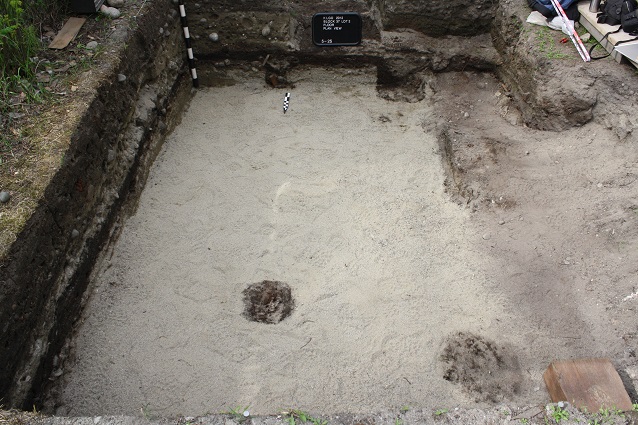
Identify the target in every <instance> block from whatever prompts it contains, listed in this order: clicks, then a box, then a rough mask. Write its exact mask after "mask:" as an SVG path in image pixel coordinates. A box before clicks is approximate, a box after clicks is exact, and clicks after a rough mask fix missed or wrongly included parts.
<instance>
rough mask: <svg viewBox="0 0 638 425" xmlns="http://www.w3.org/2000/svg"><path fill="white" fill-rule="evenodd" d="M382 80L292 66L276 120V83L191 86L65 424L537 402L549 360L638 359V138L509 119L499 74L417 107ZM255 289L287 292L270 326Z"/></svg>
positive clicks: (125, 235)
mask: <svg viewBox="0 0 638 425" xmlns="http://www.w3.org/2000/svg"><path fill="white" fill-rule="evenodd" d="M375 75H376V74H375V73H374V71H373V70H355V71H353V70H335V71H328V70H323V69H313V70H306V71H299V72H298V73H297V74H296V75H293V76H292V79H293V80H294V81H296V82H297V84H296V87H295V88H294V89H291V90H290V91H291V92H292V98H291V104H290V110H289V112H288V113H287V114H285V115H284V114H283V113H282V110H281V107H282V100H283V95H284V93H285V91H286V90H274V89H271V88H267V87H265V86H264V83H263V80H261V79H255V80H251V81H248V82H246V83H242V84H240V85H235V86H231V87H223V88H211V89H203V90H200V91H198V92H197V93H196V95H195V97H194V99H193V100H192V102H191V104H190V108H189V110H188V111H187V112H186V114H185V115H184V118H183V121H182V124H181V125H180V126H179V127H178V128H177V129H176V130H175V131H174V133H173V134H172V135H171V136H170V138H169V140H168V141H167V143H166V145H165V148H164V150H163V152H162V153H161V154H160V156H159V158H158V160H157V161H156V163H155V165H154V167H153V170H152V172H151V176H150V178H149V181H148V184H147V187H146V189H145V190H144V192H143V194H142V196H141V199H140V202H139V208H138V209H137V212H136V213H135V214H134V215H133V216H132V217H131V218H130V219H128V222H127V223H126V226H125V227H124V229H123V231H122V234H121V236H120V239H119V240H118V242H117V243H116V244H115V246H114V248H113V252H112V253H111V254H112V255H111V256H110V257H109V256H108V255H107V257H106V258H105V260H104V262H103V264H102V265H101V270H100V272H99V273H98V276H97V278H96V282H95V288H94V293H93V295H92V298H91V301H90V304H89V307H88V309H87V311H86V313H85V318H84V322H83V325H82V326H80V328H79V330H78V334H77V337H76V340H75V342H74V345H75V350H74V355H73V357H72V358H71V360H70V361H69V362H67V366H66V367H65V371H64V375H63V376H62V379H60V385H61V386H60V392H59V394H58V396H57V399H56V403H57V413H58V414H64V415H104V414H132V415H140V414H141V413H140V412H141V411H142V410H143V411H144V412H146V413H147V414H150V415H168V416H174V415H200V414H204V413H206V412H211V413H216V412H220V411H224V410H228V409H229V408H230V407H236V406H239V405H241V406H247V405H250V406H251V408H250V410H251V413H254V414H264V413H276V412H278V411H280V410H281V409H285V408H299V409H304V410H308V411H311V412H313V413H315V414H322V413H335V412H353V413H354V412H365V411H371V410H376V409H381V408H394V407H396V408H399V407H401V406H412V407H431V408H432V409H435V408H443V407H445V408H450V407H453V406H457V405H463V406H472V405H485V404H494V403H508V404H511V405H515V404H531V403H536V402H545V401H547V394H546V392H545V388H544V384H543V382H542V372H543V371H544V369H545V368H546V366H547V364H548V363H549V362H550V361H551V360H552V359H554V358H571V357H591V356H608V357H610V358H612V360H613V361H614V362H615V363H616V365H617V366H618V367H619V369H622V370H623V373H624V372H625V371H629V372H631V371H632V370H635V371H637V372H638V369H636V359H635V353H632V351H631V348H632V347H635V345H636V344H635V343H636V331H637V326H636V323H637V319H636V314H635V313H636V312H635V309H636V303H638V298H636V297H634V298H631V296H630V295H631V294H633V293H635V292H636V290H637V289H638V288H637V286H638V282H637V281H636V277H635V276H636V274H635V272H636V269H637V268H638V261H636V260H637V258H636V257H637V252H638V249H636V248H638V244H637V242H636V241H637V238H636V236H637V234H638V232H637V230H636V229H637V226H636V219H637V217H638V215H637V214H636V211H638V200H637V198H636V194H637V193H638V190H637V186H638V183H636V178H637V177H638V169H637V166H636V150H635V147H631V146H627V145H624V144H622V143H619V142H617V141H616V140H614V139H613V138H612V137H611V136H609V135H608V134H607V132H606V131H605V130H604V129H602V128H600V127H597V126H594V125H591V126H589V125H588V126H586V127H584V128H581V129H576V130H573V131H569V132H565V133H561V134H557V133H542V132H536V131H532V130H529V129H526V128H523V127H522V126H520V125H515V124H512V123H514V122H515V120H516V116H515V114H514V113H512V112H511V111H509V112H508V110H507V109H504V108H507V105H506V104H504V103H502V102H501V101H500V98H499V97H498V96H497V94H498V93H500V91H502V88H501V87H500V85H499V84H498V83H497V82H496V81H495V80H494V79H493V78H492V77H490V76H484V75H474V74H469V73H467V74H454V75H449V76H442V77H440V78H439V79H438V81H434V82H433V83H432V87H433V88H434V93H433V94H432V95H431V96H430V97H429V98H427V99H426V100H424V101H422V102H419V103H404V102H390V101H387V100H383V99H381V98H380V97H378V96H377V93H376V88H375ZM499 102H500V103H499ZM465 112H468V114H465ZM441 123H444V127H448V130H447V132H448V134H449V135H450V140H451V143H452V144H454V146H456V148H463V153H460V151H457V150H454V149H452V151H453V155H452V162H453V164H455V166H457V167H462V168H463V170H464V172H463V173H462V176H461V180H459V184H461V185H465V187H470V188H471V189H473V190H474V195H473V197H472V200H471V202H470V203H469V205H464V204H463V203H461V204H459V202H457V201H458V200H459V198H458V197H457V196H456V195H455V194H454V193H453V192H454V191H452V190H448V191H447V192H446V185H445V181H446V177H447V175H446V173H445V160H444V159H443V158H442V149H441V145H440V144H439V142H438V140H437V138H436V136H437V130H436V129H441V128H443V127H441V125H440V124H441ZM452 140H453V141H452ZM449 182H450V181H449V179H448V186H449ZM263 280H277V281H282V282H286V283H287V284H288V285H289V286H290V287H291V288H292V294H293V297H294V300H295V309H294V310H293V312H292V314H291V315H290V317H288V318H287V319H285V320H283V321H282V322H281V323H279V324H274V325H273V324H263V323H256V322H252V321H249V320H247V318H246V317H245V316H244V315H243V314H242V312H243V310H244V304H243V295H242V291H243V290H244V289H246V288H247V286H248V285H249V284H252V283H256V282H261V281H263ZM459 332H460V333H461V334H459ZM632 368H633V369H632ZM457 381H459V382H457Z"/></svg>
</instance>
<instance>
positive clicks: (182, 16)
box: [179, 0, 199, 87]
mask: <svg viewBox="0 0 638 425" xmlns="http://www.w3.org/2000/svg"><path fill="white" fill-rule="evenodd" d="M179 16H180V19H181V21H182V29H183V30H184V40H186V51H187V52H188V67H189V68H190V70H191V77H193V87H199V80H198V79H197V71H196V70H195V58H194V57H193V48H192V47H191V36H190V32H189V31H188V22H187V21H186V8H185V7H184V0H179Z"/></svg>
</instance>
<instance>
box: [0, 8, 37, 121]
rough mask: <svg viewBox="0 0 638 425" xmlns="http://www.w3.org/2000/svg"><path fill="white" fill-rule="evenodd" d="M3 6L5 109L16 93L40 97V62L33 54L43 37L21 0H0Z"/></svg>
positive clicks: (0, 93) (1, 105) (0, 67)
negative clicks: (38, 33) (37, 73)
mask: <svg viewBox="0 0 638 425" xmlns="http://www.w3.org/2000/svg"><path fill="white" fill-rule="evenodd" d="M34 3H40V2H34ZM0 10H2V11H3V12H4V14H2V15H0V110H2V111H6V110H7V109H8V107H9V101H10V98H11V97H12V95H14V94H16V93H24V95H23V97H26V100H28V101H33V100H37V96H38V89H37V87H36V86H37V85H36V84H35V73H36V69H37V65H38V64H37V61H36V60H34V59H33V58H34V57H35V56H36V55H37V53H38V51H39V49H40V41H39V39H38V36H37V34H36V31H35V27H34V25H33V23H32V22H30V20H29V16H28V14H27V11H26V10H25V9H24V7H23V5H22V0H0ZM18 100H24V99H20V98H18Z"/></svg>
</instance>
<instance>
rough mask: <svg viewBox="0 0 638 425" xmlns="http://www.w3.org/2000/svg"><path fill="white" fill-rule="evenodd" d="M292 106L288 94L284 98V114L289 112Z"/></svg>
mask: <svg viewBox="0 0 638 425" xmlns="http://www.w3.org/2000/svg"><path fill="white" fill-rule="evenodd" d="M289 106H290V93H286V95H285V96H284V114H285V113H286V112H287V111H288V107H289Z"/></svg>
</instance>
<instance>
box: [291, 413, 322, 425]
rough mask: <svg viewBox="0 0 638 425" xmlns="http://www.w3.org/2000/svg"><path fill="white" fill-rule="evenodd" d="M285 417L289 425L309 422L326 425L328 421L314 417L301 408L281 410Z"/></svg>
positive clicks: (314, 424)
mask: <svg viewBox="0 0 638 425" xmlns="http://www.w3.org/2000/svg"><path fill="white" fill-rule="evenodd" d="M282 414H283V415H284V417H285V418H287V421H288V424H289V425H297V424H305V423H311V424H313V425H328V421H327V420H325V419H321V418H315V417H313V416H310V415H309V414H308V413H306V412H304V411H302V410H296V409H293V410H290V411H287V412H282Z"/></svg>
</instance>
